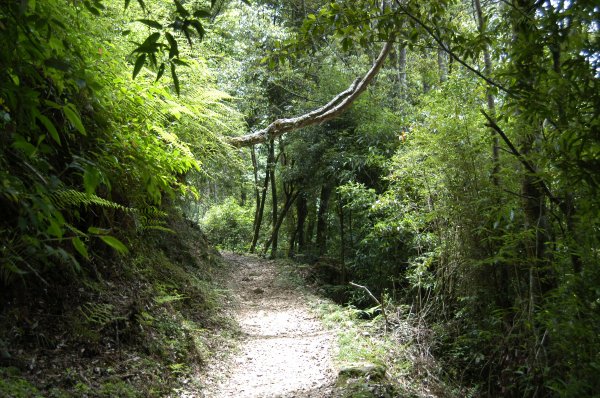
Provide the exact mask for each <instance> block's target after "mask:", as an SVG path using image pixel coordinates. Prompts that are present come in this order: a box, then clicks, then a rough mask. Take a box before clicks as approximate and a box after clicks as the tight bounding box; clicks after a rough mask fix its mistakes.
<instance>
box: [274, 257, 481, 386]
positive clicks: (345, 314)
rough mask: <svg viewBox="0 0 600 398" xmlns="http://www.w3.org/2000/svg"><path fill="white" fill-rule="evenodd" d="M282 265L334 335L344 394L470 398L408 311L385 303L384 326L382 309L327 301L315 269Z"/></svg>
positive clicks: (283, 276)
mask: <svg viewBox="0 0 600 398" xmlns="http://www.w3.org/2000/svg"><path fill="white" fill-rule="evenodd" d="M281 264H282V271H281V274H280V279H281V280H283V283H286V284H288V285H294V286H298V287H305V289H306V290H308V291H310V292H311V293H312V294H308V295H306V297H308V298H309V304H310V308H311V309H312V310H313V312H314V313H315V314H317V316H318V317H319V318H320V319H321V321H322V322H323V324H324V325H325V327H326V328H328V329H331V330H333V331H335V333H336V336H337V347H336V349H335V352H336V357H335V363H336V367H337V368H338V369H339V375H338V382H337V384H338V387H339V388H340V390H341V391H342V392H341V393H342V396H344V397H346V398H357V397H366V398H369V397H414V398H421V397H449V398H453V397H457V398H458V397H461V398H462V397H469V396H472V391H469V390H467V389H465V388H463V387H461V386H459V385H456V384H454V383H452V382H450V381H449V377H448V375H447V374H446V373H445V372H444V370H443V369H442V368H441V366H440V365H439V364H438V362H437V361H436V359H435V358H434V357H433V355H432V354H431V351H432V346H433V345H434V344H435V341H434V339H435V335H434V333H433V332H432V331H431V330H430V328H428V327H427V325H426V324H425V323H424V321H423V319H420V318H419V317H417V316H416V315H415V314H413V313H411V312H410V311H409V308H407V307H406V306H401V305H397V304H395V303H392V302H388V303H386V315H387V323H386V321H385V318H384V317H383V316H382V314H381V310H380V307H379V306H376V307H372V308H366V309H363V308H358V307H356V306H353V305H350V304H346V305H341V304H337V303H335V302H334V301H332V300H331V299H329V298H325V297H323V295H322V293H323V292H324V290H323V286H319V281H318V280H315V279H314V272H313V270H311V266H308V265H303V264H298V263H294V262H292V261H289V260H281ZM307 282H308V283H307ZM307 286H308V287H307ZM336 286H337V287H338V288H340V289H341V288H345V289H348V287H345V286H341V285H336ZM368 299H369V298H368V297H367V298H365V300H364V301H361V302H366V300H368Z"/></svg>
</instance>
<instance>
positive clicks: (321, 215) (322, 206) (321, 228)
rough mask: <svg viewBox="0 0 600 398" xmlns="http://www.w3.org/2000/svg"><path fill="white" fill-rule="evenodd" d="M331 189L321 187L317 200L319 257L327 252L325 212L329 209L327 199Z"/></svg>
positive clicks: (325, 186)
mask: <svg viewBox="0 0 600 398" xmlns="http://www.w3.org/2000/svg"><path fill="white" fill-rule="evenodd" d="M332 190H333V187H332V186H331V185H329V184H324V185H323V186H322V187H321V196H320V198H319V212H318V215H317V247H318V248H319V255H321V256H322V255H324V254H325V252H326V251H327V210H328V208H329V198H330V197H331V192H332Z"/></svg>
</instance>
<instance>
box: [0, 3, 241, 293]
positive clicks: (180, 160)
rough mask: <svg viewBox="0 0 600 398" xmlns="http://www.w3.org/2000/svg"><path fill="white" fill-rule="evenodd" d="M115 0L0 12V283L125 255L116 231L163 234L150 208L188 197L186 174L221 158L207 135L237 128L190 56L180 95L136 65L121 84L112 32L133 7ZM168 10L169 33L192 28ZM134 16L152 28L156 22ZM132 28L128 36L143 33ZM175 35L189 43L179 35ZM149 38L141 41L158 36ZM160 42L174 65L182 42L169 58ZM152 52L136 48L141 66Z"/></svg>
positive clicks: (116, 36)
mask: <svg viewBox="0 0 600 398" xmlns="http://www.w3.org/2000/svg"><path fill="white" fill-rule="evenodd" d="M80 6H82V7H85V8H87V9H88V11H89V13H88V12H80V11H81V10H80V8H79V7H80ZM122 6H123V3H122V2H120V1H105V2H99V1H96V2H93V4H92V3H90V2H84V4H83V5H70V6H66V7H65V6H64V4H62V3H60V2H58V1H47V2H33V1H32V2H24V3H23V6H22V7H21V6H19V5H17V4H12V5H10V6H7V8H5V9H3V10H2V11H1V13H0V19H1V20H2V25H1V29H0V35H1V36H2V45H1V46H0V54H1V60H2V61H0V67H1V69H2V71H3V72H2V74H0V83H1V84H0V87H1V89H0V108H1V110H2V119H1V120H0V127H1V129H2V137H1V140H2V151H1V153H0V166H1V167H0V181H1V184H0V201H1V204H2V208H3V210H2V211H1V212H2V223H1V225H0V239H1V240H2V242H3V244H2V245H1V249H0V250H1V251H2V259H3V260H2V263H1V264H0V276H1V277H2V281H3V283H4V284H5V285H9V284H12V283H14V281H15V280H18V279H21V278H26V275H27V274H31V275H34V276H36V277H37V279H38V281H40V282H42V283H46V282H47V279H48V275H52V276H53V277H58V276H59V275H60V274H64V270H69V271H76V272H79V271H80V270H81V269H82V267H81V264H80V263H87V262H88V261H91V260H92V259H93V257H94V256H95V255H96V254H97V253H99V252H101V251H102V250H103V248H104V247H110V248H112V249H114V250H116V251H117V252H119V253H126V252H127V244H126V243H123V242H125V241H124V240H123V237H124V236H125V235H127V234H130V233H132V232H143V231H147V230H148V229H156V228H158V229H164V217H163V216H162V212H161V210H159V207H160V206H163V205H164V203H165V199H166V200H167V202H171V203H172V202H174V201H178V200H180V199H185V198H188V199H189V198H197V195H198V194H197V189H196V188H195V187H193V186H192V185H190V184H188V183H187V182H186V175H187V174H188V173H191V172H195V173H198V172H203V171H202V169H201V165H202V162H209V163H210V162H215V161H219V159H222V158H226V157H227V155H225V154H226V153H227V149H226V148H225V146H224V145H223V144H222V143H221V142H220V141H219V139H218V138H217V136H216V134H215V132H216V131H217V130H220V131H223V130H225V131H232V130H235V129H237V128H238V127H239V126H240V123H239V119H236V114H235V112H233V111H232V109H231V108H230V107H228V106H227V105H225V104H224V101H225V100H227V98H228V97H227V96H226V95H225V94H223V93H221V92H219V91H217V90H215V89H214V86H213V85H212V83H211V82H210V79H209V78H208V77H207V75H208V71H207V69H206V67H205V66H204V65H203V63H202V61H201V59H199V58H198V57H197V56H196V57H193V58H192V57H190V58H191V59H190V62H188V63H187V64H188V65H189V68H188V69H189V70H190V71H191V72H193V73H195V74H196V76H197V78H196V79H195V80H192V79H190V81H189V84H188V85H186V87H185V88H181V87H179V85H178V84H175V87H174V89H175V91H176V92H178V93H181V95H180V97H179V98H176V97H175V96H174V95H173V93H172V92H171V91H170V90H169V89H168V88H161V87H160V86H158V85H156V84H155V83H154V79H150V78H149V76H148V74H147V73H145V71H144V69H143V68H142V66H141V65H140V64H139V63H138V64H136V67H135V74H137V75H138V79H137V80H136V81H132V80H131V79H129V77H128V72H127V68H128V67H127V62H126V59H127V57H128V51H129V48H128V47H129V46H130V44H128V43H127V42H126V41H125V40H126V38H125V37H123V36H121V32H124V31H125V30H126V29H125V28H126V27H127V24H128V19H129V18H130V17H131V16H132V14H131V13H130V12H129V11H128V12H125V13H123V11H122ZM173 6H174V7H175V6H176V7H175V8H176V12H175V15H176V16H175V18H176V19H177V18H180V19H181V18H183V17H181V14H186V15H185V16H184V17H185V18H183V19H181V21H182V23H183V25H184V26H177V27H176V29H183V30H184V31H185V30H186V29H188V30H189V29H195V30H198V29H199V28H200V25H198V23H196V22H191V18H195V17H196V16H197V15H196V14H198V12H199V9H197V10H195V11H190V12H188V11H186V10H185V9H183V8H182V7H181V5H180V4H179V5H178V6H177V4H173ZM153 7H154V5H153ZM99 10H101V12H100V13H99V14H98V13H97V12H96V11H99ZM198 15H199V14H198ZM144 21H145V22H146V23H145V26H150V27H151V28H157V24H158V22H156V21H154V22H152V21H151V20H149V19H145V20H144ZM186 21H187V22H186ZM148 24H149V25H148ZM133 25H135V26H132V28H135V27H137V28H135V29H127V30H128V31H129V32H128V35H129V38H131V39H133V40H136V39H137V38H141V37H143V36H144V35H145V34H146V32H144V31H143V30H141V29H140V24H137V23H136V24H133ZM142 26H144V25H142ZM184 33H185V32H184ZM184 36H187V40H191V37H190V32H188V34H184ZM154 37H155V36H152V35H151V36H149V37H148V38H147V39H145V40H146V41H148V40H150V41H151V42H152V43H158V42H157V41H153V38H154ZM167 37H170V39H169V43H170V46H171V48H170V49H168V50H169V52H170V53H171V54H170V55H171V57H170V58H173V62H174V60H177V59H179V54H182V55H184V54H185V55H186V56H189V55H190V53H189V51H184V50H183V49H180V50H178V51H177V54H174V53H173V50H172V47H174V46H176V45H177V42H178V40H179V38H178V36H177V35H176V36H173V35H170V36H167ZM142 41H144V40H142ZM163 48H164V46H162V45H159V46H158V47H156V48H155V47H152V48H149V47H148V49H147V51H146V52H144V54H145V55H146V56H147V57H148V59H149V62H151V63H152V62H155V61H156V57H157V55H156V54H155V53H153V51H154V50H157V51H158V50H162V49H163ZM138 50H139V48H138ZM138 52H139V51H138ZM179 74H181V73H179ZM176 77H177V75H176V74H173V76H172V79H175V78H176ZM171 82H172V83H173V82H175V80H172V81H171ZM232 116H233V117H232ZM183 140H186V141H187V142H188V143H189V144H188V143H186V142H184V141H183ZM97 241H101V242H103V244H104V245H98V244H97V243H96V242H97ZM82 260H83V261H82ZM57 266H58V267H60V268H59V269H60V271H59V272H55V271H56V269H55V268H56V267H57ZM48 273H50V274H48ZM17 278H18V279H17Z"/></svg>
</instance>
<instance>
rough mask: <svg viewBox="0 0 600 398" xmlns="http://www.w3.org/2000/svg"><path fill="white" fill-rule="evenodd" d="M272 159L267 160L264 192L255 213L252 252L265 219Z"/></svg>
mask: <svg viewBox="0 0 600 398" xmlns="http://www.w3.org/2000/svg"><path fill="white" fill-rule="evenodd" d="M270 161H271V159H270V157H269V160H268V161H267V167H266V171H265V181H264V183H263V188H262V190H263V192H262V198H261V199H260V204H259V206H258V209H257V211H256V214H255V217H256V218H255V220H254V236H253V237H252V244H251V245H250V253H254V251H255V250H256V244H257V243H258V238H259V236H260V226H261V225H262V219H263V214H264V212H265V202H266V199H267V191H268V190H269V180H270V174H271V173H270V169H269V162H270Z"/></svg>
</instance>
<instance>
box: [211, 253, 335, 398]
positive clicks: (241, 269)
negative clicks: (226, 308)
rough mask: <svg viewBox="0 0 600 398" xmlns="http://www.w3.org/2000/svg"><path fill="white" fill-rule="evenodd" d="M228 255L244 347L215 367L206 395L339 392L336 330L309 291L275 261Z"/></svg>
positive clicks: (299, 397) (300, 396)
mask: <svg viewBox="0 0 600 398" xmlns="http://www.w3.org/2000/svg"><path fill="white" fill-rule="evenodd" d="M223 257H224V258H225V260H227V261H228V262H230V263H232V264H233V266H234V271H233V273H232V276H231V279H230V281H229V288H230V289H231V290H232V293H233V295H234V297H235V301H237V304H236V305H235V309H234V316H235V318H236V320H237V322H238V323H239V325H240V328H241V331H242V334H243V338H242V341H241V344H240V352H235V353H233V354H232V355H230V356H229V359H228V361H227V363H225V364H222V363H221V364H219V366H218V368H217V367H212V366H211V367H210V369H209V372H208V374H209V375H210V377H209V378H207V379H205V385H206V390H205V391H204V396H205V397H207V398H224V397H241V398H243V397H247V398H250V397H286V398H287V397H296V398H305V397H315V398H316V397H319V398H321V397H334V396H335V388H334V387H333V384H334V382H335V376H336V371H335V369H334V366H333V360H332V357H333V353H334V346H335V339H334V335H333V332H331V331H327V330H325V329H324V327H323V325H322V324H321V322H320V321H319V320H318V319H317V318H316V317H315V316H314V315H313V314H311V312H310V311H309V308H308V306H307V304H306V303H307V299H306V296H305V295H304V294H303V293H302V292H301V291H300V290H298V289H295V288H294V287H293V286H290V285H291V284H289V283H285V282H284V279H282V278H279V274H280V272H281V270H280V269H279V267H278V266H277V265H276V263H275V262H273V261H269V260H264V259H259V258H253V257H243V256H238V255H235V254H231V253H224V254H223ZM219 373H221V374H219Z"/></svg>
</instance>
